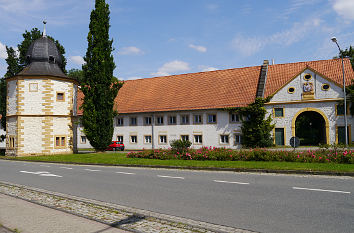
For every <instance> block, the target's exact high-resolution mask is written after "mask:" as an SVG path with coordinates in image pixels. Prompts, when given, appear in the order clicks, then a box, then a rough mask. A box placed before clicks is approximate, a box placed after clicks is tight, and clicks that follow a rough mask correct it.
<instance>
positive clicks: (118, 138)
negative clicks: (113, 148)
mask: <svg viewBox="0 0 354 233" xmlns="http://www.w3.org/2000/svg"><path fill="white" fill-rule="evenodd" d="M117 141H118V142H121V143H123V136H122V135H118V136H117Z"/></svg>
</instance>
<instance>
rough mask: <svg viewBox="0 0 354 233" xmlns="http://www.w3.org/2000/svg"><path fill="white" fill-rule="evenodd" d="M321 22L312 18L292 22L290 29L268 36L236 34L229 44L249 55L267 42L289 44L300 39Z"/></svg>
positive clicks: (267, 43)
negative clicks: (300, 21) (301, 21)
mask: <svg viewBox="0 0 354 233" xmlns="http://www.w3.org/2000/svg"><path fill="white" fill-rule="evenodd" d="M321 23H322V21H321V19H319V18H313V19H310V20H307V21H306V22H303V23H294V24H293V26H292V27H291V28H290V29H288V30H284V31H281V32H277V33H274V34H272V35H268V36H260V37H245V36H243V35H237V36H236V37H235V38H234V39H233V40H232V41H231V46H232V48H234V49H235V50H237V51H238V52H240V53H241V54H243V55H245V56H251V55H253V54H255V53H256V52H258V51H260V50H262V49H263V48H264V47H266V46H267V45H269V44H280V45H282V46H284V45H285V46H289V45H292V44H294V43H296V42H298V41H301V40H302V39H303V38H304V37H306V36H307V35H308V32H309V31H314V30H315V29H316V28H318V27H319V26H320V25H321Z"/></svg>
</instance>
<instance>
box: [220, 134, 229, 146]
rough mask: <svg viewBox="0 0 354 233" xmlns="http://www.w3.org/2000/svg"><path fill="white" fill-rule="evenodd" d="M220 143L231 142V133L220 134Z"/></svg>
mask: <svg viewBox="0 0 354 233" xmlns="http://www.w3.org/2000/svg"><path fill="white" fill-rule="evenodd" d="M220 143H222V144H229V135H220Z"/></svg>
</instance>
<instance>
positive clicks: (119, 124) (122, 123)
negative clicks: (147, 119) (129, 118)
mask: <svg viewBox="0 0 354 233" xmlns="http://www.w3.org/2000/svg"><path fill="white" fill-rule="evenodd" d="M123 125H124V120H123V117H118V118H117V126H123Z"/></svg>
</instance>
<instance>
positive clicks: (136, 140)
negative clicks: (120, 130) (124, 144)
mask: <svg viewBox="0 0 354 233" xmlns="http://www.w3.org/2000/svg"><path fill="white" fill-rule="evenodd" d="M130 142H131V143H138V136H136V135H131V136H130Z"/></svg>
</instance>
